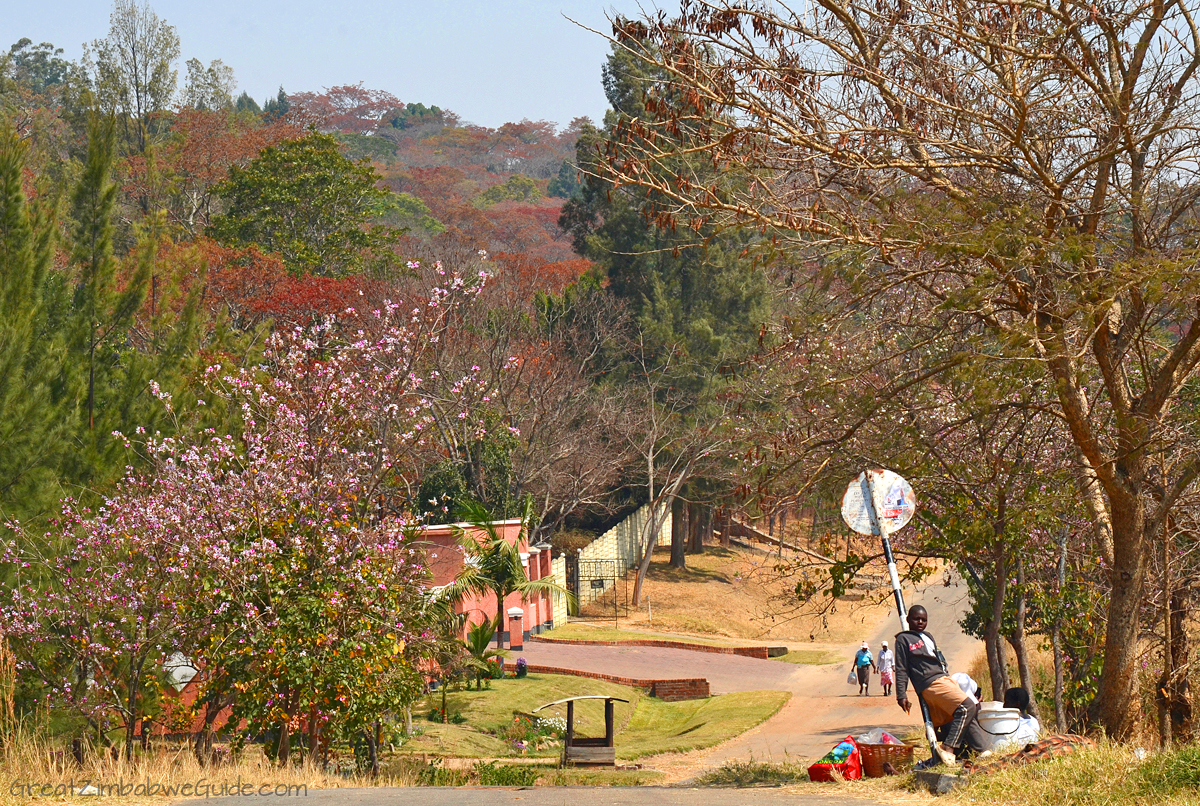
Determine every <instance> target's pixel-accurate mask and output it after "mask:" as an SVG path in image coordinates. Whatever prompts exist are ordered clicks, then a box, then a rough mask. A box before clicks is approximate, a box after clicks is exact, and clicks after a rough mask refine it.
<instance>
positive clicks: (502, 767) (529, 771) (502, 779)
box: [475, 761, 543, 786]
mask: <svg viewBox="0 0 1200 806" xmlns="http://www.w3.org/2000/svg"><path fill="white" fill-rule="evenodd" d="M542 772H543V771H542V770H541V769H539V768H537V767H531V766H529V765H527V764H500V763H499V762H497V761H488V762H486V763H485V762H483V761H480V762H478V763H476V764H475V774H476V775H478V776H479V785H480V786H533V785H534V784H536V783H537V781H538V778H541V777H542Z"/></svg>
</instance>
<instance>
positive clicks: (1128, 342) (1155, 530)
mask: <svg viewBox="0 0 1200 806" xmlns="http://www.w3.org/2000/svg"><path fill="white" fill-rule="evenodd" d="M614 31H615V34H614V36H615V38H616V40H617V42H618V47H620V48H622V49H623V50H625V51H627V52H629V53H631V54H633V55H635V56H636V57H637V58H639V59H641V60H644V61H647V62H650V63H652V64H653V66H654V67H655V68H656V69H659V70H662V71H664V72H665V74H666V75H669V76H670V77H671V81H670V82H669V87H670V92H669V94H668V93H667V92H665V91H663V92H655V93H654V94H652V99H651V102H648V103H647V109H648V112H649V114H648V115H647V117H645V118H640V119H636V120H628V121H625V122H624V123H623V125H622V127H621V131H620V139H621V142H622V149H621V151H620V153H619V154H614V155H613V158H612V159H610V160H608V161H607V162H606V164H605V166H606V169H607V171H608V175H610V176H611V177H612V178H613V179H614V180H616V181H620V182H623V183H627V184H634V185H636V186H639V187H642V188H650V189H651V190H653V191H654V192H655V193H657V194H659V197H660V198H661V199H662V200H663V205H662V212H663V214H664V215H666V216H669V217H676V218H681V219H686V220H689V221H695V222H699V223H700V224H701V225H712V226H723V225H729V224H747V225H752V226H754V227H756V228H759V229H760V230H765V231H767V232H769V233H770V234H772V235H773V236H774V237H776V238H778V239H780V242H781V243H786V242H791V243H794V244H796V245H798V246H799V245H805V246H808V247H811V246H813V245H818V244H820V245H825V246H826V247H827V248H828V249H829V250H830V251H831V252H832V253H833V255H835V256H836V257H837V258H838V260H837V262H836V264H835V265H834V266H832V267H831V268H833V269H834V270H835V271H837V272H839V274H840V276H841V277H843V278H845V280H846V284H847V285H846V288H847V290H848V291H849V292H851V293H847V294H846V297H847V298H848V299H862V298H863V296H864V295H869V294H871V293H873V292H874V291H875V290H877V289H882V288H886V287H895V286H897V285H900V286H902V287H903V288H905V289H906V291H907V292H908V293H910V294H914V295H920V296H922V297H923V298H925V299H927V300H928V301H929V310H930V312H931V316H936V317H939V318H940V321H942V322H943V323H944V326H945V328H946V330H947V331H950V330H952V329H953V327H952V325H951V322H952V321H965V322H970V323H971V324H972V326H973V327H974V328H976V331H975V332H976V333H977V334H978V340H977V342H976V348H975V355H976V356H978V357H979V360H986V357H988V356H992V357H1000V358H1007V359H1013V358H1017V359H1020V360H1022V361H1032V362H1035V364H1036V365H1037V366H1038V367H1039V368H1040V370H1041V372H1042V375H1043V377H1044V379H1045V383H1046V385H1047V388H1052V389H1053V390H1054V393H1055V401H1054V408H1055V413H1056V416H1058V417H1060V418H1061V420H1062V422H1063V423H1064V424H1065V426H1066V427H1067V429H1068V431H1069V433H1070V436H1071V440H1072V443H1073V446H1074V449H1075V450H1076V451H1077V456H1076V457H1075V461H1076V469H1077V478H1078V488H1079V494H1080V496H1081V497H1082V498H1083V500H1084V501H1085V503H1086V506H1087V508H1088V511H1089V514H1090V518H1091V521H1092V525H1093V528H1094V530H1095V535H1096V540H1097V542H1098V544H1099V545H1100V547H1101V559H1102V568H1103V579H1104V581H1105V582H1106V583H1107V586H1108V587H1109V589H1110V594H1109V597H1108V605H1107V627H1106V634H1105V648H1104V660H1103V672H1102V675H1101V680H1100V685H1099V690H1098V691H1097V694H1096V697H1095V699H1094V701H1093V702H1092V705H1091V709H1090V712H1091V715H1092V717H1093V718H1094V719H1095V720H1097V721H1098V722H1099V723H1100V724H1102V725H1103V726H1104V727H1105V729H1106V730H1107V731H1108V732H1109V734H1110V735H1112V736H1114V737H1124V736H1128V735H1129V734H1130V732H1131V731H1132V730H1133V724H1134V718H1135V715H1136V713H1137V709H1136V707H1135V706H1134V703H1135V702H1137V698H1136V697H1135V696H1134V695H1133V691H1132V687H1133V684H1134V681H1135V661H1136V658H1137V656H1138V655H1137V653H1138V640H1137V637H1138V625H1139V608H1140V605H1141V603H1142V600H1143V594H1144V592H1145V581H1146V574H1147V568H1148V564H1149V561H1150V559H1151V557H1153V556H1154V554H1155V549H1156V547H1157V546H1158V545H1159V543H1160V541H1161V535H1162V531H1163V525H1164V523H1165V522H1166V520H1167V518H1168V516H1169V515H1170V513H1171V511H1172V509H1173V508H1174V506H1175V504H1176V502H1177V501H1178V500H1179V498H1180V496H1182V495H1183V494H1184V493H1185V492H1187V491H1188V490H1189V489H1190V488H1191V486H1192V484H1193V482H1194V480H1195V478H1196V475H1197V473H1198V472H1200V459H1198V458H1197V457H1196V456H1195V454H1194V451H1193V448H1194V446H1195V443H1194V440H1192V439H1191V438H1190V436H1189V435H1190V430H1191V429H1190V426H1189V425H1188V423H1187V422H1186V419H1187V415H1186V414H1185V409H1184V408H1183V407H1181V406H1180V405H1178V403H1179V401H1180V394H1181V392H1182V391H1183V390H1184V389H1185V387H1186V385H1187V384H1188V383H1190V382H1191V381H1192V380H1193V379H1194V377H1195V370H1196V367H1197V363H1198V362H1200V317H1198V316H1197V313H1196V301H1197V299H1200V288H1198V287H1197V278H1196V275H1195V273H1194V272H1192V271H1191V270H1190V268H1188V267H1189V266H1190V265H1191V261H1192V260H1193V258H1194V252H1193V250H1194V247H1192V246H1191V243H1192V239H1191V232H1192V230H1193V227H1194V222H1195V213H1196V204H1197V200H1198V199H1200V194H1197V193H1196V188H1195V180H1194V172H1193V170H1192V168H1191V166H1192V165H1194V164H1195V162H1196V159H1197V157H1198V156H1200V137H1198V136H1197V135H1196V133H1195V131H1196V127H1195V122H1196V109H1195V105H1194V103H1193V99H1194V98H1195V93H1196V89H1197V82H1198V81H1200V78H1197V75H1196V68H1197V67H1198V66H1200V38H1198V37H1197V35H1195V34H1194V33H1193V28H1192V26H1191V9H1190V8H1189V7H1188V6H1186V4H1182V3H1178V2H1166V3H1159V4H1151V5H1144V6H1138V5H1135V4H1131V3H1121V2H1118V3H1116V4H1115V5H1110V6H1106V7H1105V8H1103V9H1101V8H1098V7H1096V6H1094V5H1092V4H1089V3H1084V2H1074V1H1072V2H1067V3H1063V4H1059V5H1056V6H1046V5H1041V4H1037V3H1024V2H1018V3H1016V4H1011V3H997V2H980V3H975V4H972V5H970V6H962V7H955V8H953V9H946V8H944V7H942V6H939V5H937V4H931V3H924V2H918V3H917V4H916V5H914V4H912V3H907V2H906V3H901V2H895V3H886V4H884V5H883V6H878V7H874V6H873V7H871V8H869V9H868V8H867V7H865V6H859V5H856V4H854V3H850V4H845V3H842V2H840V0H819V2H818V3H817V4H816V5H815V6H813V7H812V8H811V9H810V10H808V11H806V12H805V13H804V14H803V15H801V14H799V13H793V12H792V11H789V10H788V9H787V8H785V7H783V6H782V5H779V4H775V3H772V2H762V3H756V4H753V5H752V6H749V7H748V6H743V5H737V4H734V3H729V2H724V1H723V0H717V1H716V2H712V3H703V4H700V3H697V4H691V5H688V6H686V7H685V8H684V9H683V11H682V12H681V13H680V14H679V15H678V16H675V17H663V18H661V19H655V20H648V21H644V22H634V21H624V20H617V21H616V24H615V25H614ZM1176 31H1181V32H1185V33H1181V34H1180V35H1179V36H1177V35H1176ZM647 41H649V42H651V43H652V44H653V49H646V48H643V47H641V44H640V43H643V42H647ZM681 125H684V126H686V127H687V129H688V130H689V131H691V132H693V133H694V140H693V141H691V142H690V143H689V146H690V147H689V154H690V155H691V157H692V158H693V159H702V160H704V161H705V163H706V164H708V165H710V166H712V167H713V168H719V169H721V172H720V173H717V174H715V175H712V176H708V177H704V178H703V179H701V177H700V176H698V175H697V174H695V173H692V172H689V171H684V170H678V169H674V170H673V169H672V163H673V161H674V160H676V159H677V157H678V154H679V146H678V138H677V137H676V136H675V134H674V132H675V131H677V129H678V127H679V126H681ZM964 360H965V358H964ZM1163 458H1165V461H1162V459H1163ZM1168 468H1169V470H1168Z"/></svg>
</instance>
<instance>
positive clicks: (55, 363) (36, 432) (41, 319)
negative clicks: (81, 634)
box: [0, 129, 74, 520]
mask: <svg viewBox="0 0 1200 806" xmlns="http://www.w3.org/2000/svg"><path fill="white" fill-rule="evenodd" d="M24 163H25V146H24V144H23V143H21V142H20V141H19V139H18V138H17V135H16V132H15V131H14V130H12V129H5V130H4V131H3V133H0V520H4V519H8V518H17V519H18V520H28V519H30V518H32V517H36V516H38V515H41V514H45V513H46V512H48V511H50V509H51V508H52V507H53V504H54V502H55V501H56V499H57V493H58V485H57V483H56V482H57V464H58V462H59V461H60V459H61V457H62V456H63V453H64V447H65V445H66V440H67V438H68V436H69V435H70V432H71V428H72V425H73V421H74V411H73V408H72V407H71V406H70V405H69V403H65V402H63V401H58V400H56V399H55V395H54V394H53V388H52V383H53V380H54V379H55V378H56V377H58V375H59V370H60V367H61V364H62V359H63V347H64V345H63V339H62V334H61V333H60V332H57V331H56V330H55V328H54V323H53V321H52V319H51V317H50V316H49V314H48V307H49V306H47V305H46V304H44V302H45V301H44V299H43V291H44V289H45V287H46V285H47V282H48V275H47V270H48V269H49V267H50V264H51V259H52V256H53V233H54V227H53V226H52V225H51V222H50V221H49V220H48V216H46V215H44V214H43V212H42V211H40V210H31V209H30V206H29V204H28V203H27V200H26V198H25V194H24V192H23V190H22V185H21V175H22V168H23V167H24Z"/></svg>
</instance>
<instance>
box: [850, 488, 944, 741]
mask: <svg viewBox="0 0 1200 806" xmlns="http://www.w3.org/2000/svg"><path fill="white" fill-rule="evenodd" d="M862 493H863V503H864V504H865V505H866V509H867V515H868V516H869V517H870V519H871V528H872V530H873V531H874V532H875V534H877V535H879V539H880V541H882V543H883V556H884V557H885V558H886V559H887V569H888V578H889V579H890V580H891V582H892V595H893V596H894V597H895V599H896V612H897V613H898V614H899V615H900V632H904V631H905V630H907V629H908V609H907V608H906V607H905V606H904V592H903V591H902V590H900V575H899V574H897V573H896V557H895V556H894V555H893V554H892V541H891V540H890V539H889V537H888V529H887V521H886V520H885V519H884V518H882V517H880V510H881V507H880V506H879V504H880V503H881V502H880V501H879V499H877V498H876V497H875V484H874V481H873V478H872V473H871V471H870V470H868V469H864V470H863V474H862ZM884 495H887V493H886V491H885V492H884ZM913 693H914V694H916V692H915V691H914V692H913ZM916 697H917V702H919V703H920V704H921V718H922V719H923V720H924V721H925V738H926V739H928V740H929V750H930V752H931V753H932V754H933V757H934V758H937V757H938V753H937V734H936V733H935V732H934V730H933V720H932V719H931V718H930V716H929V708H928V707H927V706H926V705H925V700H924V698H923V697H921V695H920V694H916Z"/></svg>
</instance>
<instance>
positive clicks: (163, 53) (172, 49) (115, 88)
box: [83, 0, 179, 154]
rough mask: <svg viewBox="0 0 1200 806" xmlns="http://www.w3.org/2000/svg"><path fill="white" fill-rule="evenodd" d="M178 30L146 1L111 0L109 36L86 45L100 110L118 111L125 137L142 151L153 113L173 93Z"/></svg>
mask: <svg viewBox="0 0 1200 806" xmlns="http://www.w3.org/2000/svg"><path fill="white" fill-rule="evenodd" d="M178 58H179V35H178V34H177V33H176V32H175V26H173V25H168V24H167V22H166V21H165V20H163V19H160V18H159V16H158V15H157V14H155V13H154V10H153V9H151V8H150V4H149V3H148V2H143V3H142V4H140V5H139V4H138V3H137V0H114V2H113V10H112V14H111V15H110V16H109V29H108V36H107V37H106V38H105V39H97V40H95V41H93V42H92V43H91V46H90V47H85V48H84V57H83V64H84V67H85V69H86V70H87V72H88V74H89V76H90V78H91V88H92V91H93V92H94V93H95V96H96V100H97V102H98V103H99V105H100V109H101V111H102V112H103V113H104V114H107V115H117V116H118V120H119V121H120V123H121V126H122V130H123V131H124V133H125V141H126V142H127V143H129V144H130V146H131V147H132V148H133V150H134V151H136V152H137V153H139V154H144V153H146V146H147V136H148V134H149V132H150V129H151V120H152V118H153V116H154V115H156V114H158V113H161V112H165V111H166V110H167V109H168V108H169V107H170V105H171V102H172V101H173V100H174V97H175V87H176V82H177V77H178V74H177V71H176V70H175V67H174V63H175V60H176V59H178Z"/></svg>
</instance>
